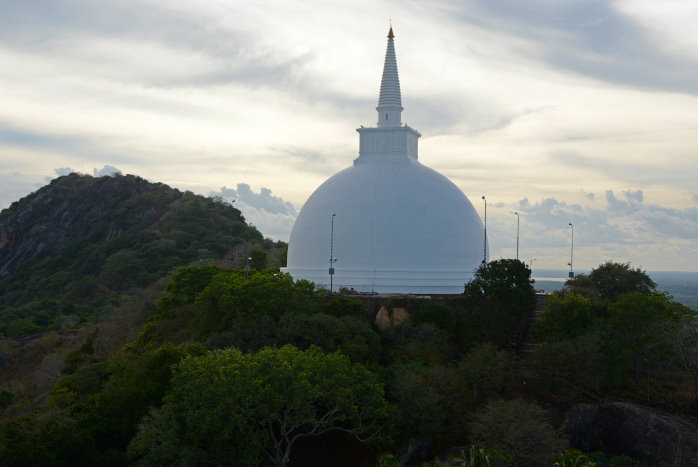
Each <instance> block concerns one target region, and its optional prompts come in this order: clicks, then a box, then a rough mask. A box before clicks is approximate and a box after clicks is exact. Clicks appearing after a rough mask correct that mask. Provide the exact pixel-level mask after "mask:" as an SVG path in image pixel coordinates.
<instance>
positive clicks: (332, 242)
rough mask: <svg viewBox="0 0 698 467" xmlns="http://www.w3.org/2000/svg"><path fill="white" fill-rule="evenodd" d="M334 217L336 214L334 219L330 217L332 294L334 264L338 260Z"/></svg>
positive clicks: (333, 214)
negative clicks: (335, 252)
mask: <svg viewBox="0 0 698 467" xmlns="http://www.w3.org/2000/svg"><path fill="white" fill-rule="evenodd" d="M334 216H336V214H335V213H332V217H330V270H329V273H330V293H332V286H333V284H332V278H333V277H334V263H335V262H336V261H337V259H336V258H335V257H334Z"/></svg>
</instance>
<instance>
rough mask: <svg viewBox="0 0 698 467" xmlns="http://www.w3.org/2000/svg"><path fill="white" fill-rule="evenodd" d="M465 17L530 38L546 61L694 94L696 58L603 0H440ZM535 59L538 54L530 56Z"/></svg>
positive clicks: (635, 83) (697, 76) (616, 80)
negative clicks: (675, 51) (672, 48)
mask: <svg viewBox="0 0 698 467" xmlns="http://www.w3.org/2000/svg"><path fill="white" fill-rule="evenodd" d="M439 7H440V8H441V9H442V11H444V12H445V13H447V14H448V15H449V16H456V17H458V18H460V19H461V20H462V21H463V22H465V23H470V24H475V25H478V26H482V27H484V28H486V29H490V30H494V31H501V32H502V33H505V34H510V35H514V36H519V37H521V38H522V39H524V40H527V41H533V42H535V43H536V44H537V45H538V46H539V51H538V53H542V58H543V59H544V60H545V61H546V62H548V63H550V64H551V65H553V66H555V67H557V68H562V69H566V70H570V71H573V72H575V73H579V74H583V75H587V76H591V77H594V78H597V79H600V80H603V81H608V82H613V83H619V84H625V85H631V86H637V87H644V88H654V89H661V90H671V91H679V92H686V93H691V94H698V66H697V65H698V61H697V60H696V58H694V59H693V60H690V59H688V60H687V59H686V58H683V57H678V56H673V55H670V54H668V53H666V52H664V51H663V50H662V49H661V47H660V44H657V43H656V41H654V40H653V38H652V37H651V34H650V32H649V31H647V30H646V29H644V28H643V27H641V26H640V25H639V24H637V23H636V22H634V21H633V20H632V19H630V18H628V17H626V16H623V15H622V14H621V13H620V12H618V11H617V10H616V9H615V8H614V7H613V5H612V2H608V1H607V0H566V1H549V0H529V1H526V2H518V1H512V0H470V1H466V2H463V1H461V0H444V1H442V2H441V3H440V5H439ZM531 58H534V59H538V58H539V57H531Z"/></svg>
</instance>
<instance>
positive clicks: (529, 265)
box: [528, 258, 536, 270]
mask: <svg viewBox="0 0 698 467" xmlns="http://www.w3.org/2000/svg"><path fill="white" fill-rule="evenodd" d="M535 260H536V258H531V260H530V261H529V262H528V269H531V270H533V262H534V261H535Z"/></svg>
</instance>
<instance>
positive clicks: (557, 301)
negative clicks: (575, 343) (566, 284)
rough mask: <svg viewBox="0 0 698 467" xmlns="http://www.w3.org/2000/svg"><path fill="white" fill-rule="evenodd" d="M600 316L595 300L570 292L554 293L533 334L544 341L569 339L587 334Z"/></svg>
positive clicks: (599, 307)
mask: <svg viewBox="0 0 698 467" xmlns="http://www.w3.org/2000/svg"><path fill="white" fill-rule="evenodd" d="M602 314H603V307H602V305H601V304H599V303H597V302H596V301H595V300H592V299H590V298H588V297H585V296H583V295H579V294H576V293H572V292H563V293H555V294H553V295H551V296H550V299H549V300H548V306H547V307H546V308H545V311H544V312H543V315H542V316H541V317H540V319H539V320H538V321H537V322H536V324H535V326H534V328H533V333H534V335H535V336H536V339H538V340H544V341H556V340H563V339H571V338H573V337H575V336H579V335H581V334H584V333H585V332H587V331H588V330H589V328H590V327H591V326H592V324H593V323H594V322H595V321H596V319H597V318H598V317H599V316H601V315H602Z"/></svg>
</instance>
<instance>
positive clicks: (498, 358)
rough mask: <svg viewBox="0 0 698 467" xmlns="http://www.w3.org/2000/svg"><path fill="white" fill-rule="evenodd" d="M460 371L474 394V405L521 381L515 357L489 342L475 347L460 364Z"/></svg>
mask: <svg viewBox="0 0 698 467" xmlns="http://www.w3.org/2000/svg"><path fill="white" fill-rule="evenodd" d="M458 373H459V376H460V377H461V378H462V379H463V384H464V385H465V386H466V387H467V388H468V389H469V390H470V393H471V394H472V403H473V405H478V404H479V403H480V402H482V401H484V400H487V399H488V398H490V397H492V396H493V395H495V394H498V393H499V392H501V391H503V390H506V389H510V388H512V387H514V386H515V385H516V383H518V382H519V381H517V371H516V360H515V357H514V356H513V355H512V354H511V353H510V352H507V351H506V350H497V348H496V347H495V346H493V345H492V344H489V343H484V344H480V345H478V346H476V347H474V348H473V349H472V350H471V351H470V352H469V353H468V354H467V355H466V356H465V358H464V359H463V360H462V361H461V362H460V363H459V364H458Z"/></svg>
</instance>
